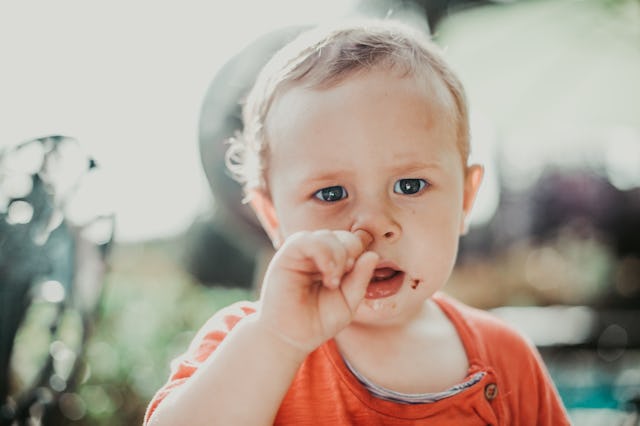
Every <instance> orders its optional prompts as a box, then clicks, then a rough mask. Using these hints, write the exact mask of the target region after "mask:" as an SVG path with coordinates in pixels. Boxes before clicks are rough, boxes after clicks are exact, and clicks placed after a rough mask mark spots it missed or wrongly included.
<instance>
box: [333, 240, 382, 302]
mask: <svg viewBox="0 0 640 426" xmlns="http://www.w3.org/2000/svg"><path fill="white" fill-rule="evenodd" d="M379 260H380V256H378V254H377V253H374V252H372V251H368V252H365V253H363V254H362V256H360V257H359V258H358V260H356V262H355V264H354V265H353V269H352V270H351V272H349V274H347V275H346V276H345V277H344V279H343V280H342V285H341V286H340V290H341V291H342V295H343V296H344V300H345V301H346V302H347V305H348V306H349V309H350V310H351V313H352V314H353V313H354V312H355V311H356V308H357V307H358V305H359V304H360V302H362V299H363V298H364V295H365V293H366V291H367V286H368V285H369V281H370V280H371V276H372V275H373V271H374V269H375V268H376V265H377V264H378V261H379Z"/></svg>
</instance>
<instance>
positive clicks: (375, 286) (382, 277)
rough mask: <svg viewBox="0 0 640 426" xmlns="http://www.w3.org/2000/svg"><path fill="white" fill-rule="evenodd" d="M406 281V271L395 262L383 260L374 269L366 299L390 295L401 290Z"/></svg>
mask: <svg viewBox="0 0 640 426" xmlns="http://www.w3.org/2000/svg"><path fill="white" fill-rule="evenodd" d="M403 282H404V272H402V271H401V270H400V269H399V268H398V267H397V266H396V265H395V264H392V263H390V262H383V263H380V264H378V266H377V267H376V269H375V270H374V271H373V276H372V277H371V280H370V281H369V285H368V286H367V291H366V293H365V298H366V299H381V298H384V297H390V296H393V295H394V294H396V293H397V292H398V291H400V288H401V287H402V284H403Z"/></svg>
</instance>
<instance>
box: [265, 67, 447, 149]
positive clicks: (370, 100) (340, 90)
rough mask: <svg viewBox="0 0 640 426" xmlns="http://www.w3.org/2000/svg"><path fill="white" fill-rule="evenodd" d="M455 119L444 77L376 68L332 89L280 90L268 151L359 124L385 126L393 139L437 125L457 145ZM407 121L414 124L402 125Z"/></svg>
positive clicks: (269, 121) (269, 130) (268, 128)
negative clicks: (407, 132) (406, 132)
mask: <svg viewBox="0 0 640 426" xmlns="http://www.w3.org/2000/svg"><path fill="white" fill-rule="evenodd" d="M373 117H377V120H372V118H373ZM455 117H456V114H455V106H454V101H453V97H452V95H451V94H450V93H449V91H448V90H447V88H446V87H445V85H444V83H443V82H442V81H441V80H440V78H438V77H435V76H431V78H425V77H423V76H413V75H407V74H406V73H403V74H400V73H399V72H397V71H394V70H388V69H373V70H365V71H359V72H356V73H353V74H352V75H349V76H348V77H347V78H345V79H343V80H342V81H340V82H339V83H338V84H335V85H333V86H331V87H322V88H312V87H306V86H303V85H296V86H290V87H288V88H286V89H284V90H282V91H281V93H279V95H278V96H277V97H276V98H275V100H274V102H273V103H272V105H271V108H270V111H269V113H268V115H267V119H266V122H265V130H266V136H267V143H268V145H269V149H268V150H269V152H274V151H278V150H279V148H281V147H280V146H279V145H280V144H281V143H283V142H285V141H287V140H293V141H297V142H298V143H299V144H301V145H305V144H304V143H303V142H304V140H308V139H310V138H313V137H316V136H318V137H319V136H322V135H323V134H327V133H329V132H330V131H333V132H334V133H341V130H343V131H344V132H346V131H347V130H348V129H347V128H352V127H354V125H356V124H360V125H361V126H362V127H364V128H375V127H384V128H385V129H387V130H389V131H391V130H392V131H394V132H396V133H395V134H394V136H395V137H401V135H402V133H403V132H405V131H409V130H415V126H419V127H420V126H421V127H423V128H424V129H431V128H433V127H434V126H439V127H441V128H442V129H441V130H443V131H444V132H446V133H448V134H449V135H448V136H450V137H447V139H448V141H450V142H451V143H452V144H454V145H455V144H456V130H457V129H456V118H455ZM407 124H411V126H406V127H403V125H407ZM336 127H337V128H336ZM285 144H286V142H285ZM282 148H285V147H282ZM292 148H293V147H292V146H287V147H286V149H292Z"/></svg>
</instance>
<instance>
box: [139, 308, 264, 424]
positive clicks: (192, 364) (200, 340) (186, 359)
mask: <svg viewBox="0 0 640 426" xmlns="http://www.w3.org/2000/svg"><path fill="white" fill-rule="evenodd" d="M255 312H256V304H255V303H250V302H238V303H235V304H233V305H230V306H228V307H226V308H223V309H221V310H220V311H218V312H217V313H216V314H215V315H214V316H212V317H211V318H210V319H209V320H208V321H207V322H206V323H205V324H204V325H203V326H202V328H201V329H200V330H199V331H198V333H197V334H196V336H195V337H194V339H193V340H192V342H191V344H190V345H189V348H188V349H187V351H186V352H185V353H184V354H182V355H180V356H179V357H177V358H176V359H174V360H173V361H172V362H171V372H170V375H169V379H168V380H167V383H165V384H164V386H162V388H160V389H159V390H158V391H157V392H156V394H155V395H154V397H153V398H152V399H151V401H150V402H149V405H148V406H147V411H146V413H145V415H144V425H145V426H146V425H147V424H148V423H149V420H150V419H151V415H152V414H153V412H154V411H155V410H156V408H158V405H160V403H162V401H163V400H164V399H165V398H166V397H167V396H168V395H169V394H170V393H171V392H173V391H174V390H175V389H176V388H178V387H179V386H180V385H182V384H183V383H185V382H186V381H187V380H189V378H190V377H191V376H192V375H193V374H194V373H195V372H196V371H197V370H198V368H199V367H200V365H202V363H203V362H204V361H206V360H207V358H209V356H210V355H211V354H212V353H213V352H214V351H215V350H216V348H217V347H218V345H220V343H221V342H222V340H223V339H224V338H225V337H226V336H227V334H228V333H229V332H230V331H231V330H232V329H233V328H234V327H235V326H236V325H237V324H238V322H240V320H242V319H243V318H245V317H247V316H249V315H251V314H253V313H255Z"/></svg>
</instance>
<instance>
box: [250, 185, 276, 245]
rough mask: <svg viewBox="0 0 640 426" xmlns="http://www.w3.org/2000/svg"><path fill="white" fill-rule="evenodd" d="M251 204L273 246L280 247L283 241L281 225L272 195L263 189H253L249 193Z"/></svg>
mask: <svg viewBox="0 0 640 426" xmlns="http://www.w3.org/2000/svg"><path fill="white" fill-rule="evenodd" d="M249 204H250V205H251V208H253V211H254V212H255V214H256V216H257V217H258V220H259V221H260V224H261V225H262V228H264V230H265V231H266V232H267V235H268V236H269V238H270V239H271V243H272V244H273V247H274V248H276V249H277V248H278V247H280V244H281V243H282V238H281V237H280V225H279V223H278V217H277V215H276V209H275V208H274V207H273V202H272V201H271V197H269V195H268V194H267V193H266V192H264V191H263V190H253V191H251V193H250V194H249Z"/></svg>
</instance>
